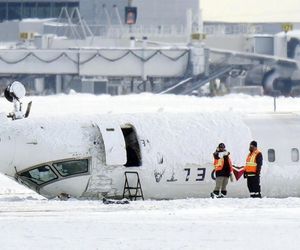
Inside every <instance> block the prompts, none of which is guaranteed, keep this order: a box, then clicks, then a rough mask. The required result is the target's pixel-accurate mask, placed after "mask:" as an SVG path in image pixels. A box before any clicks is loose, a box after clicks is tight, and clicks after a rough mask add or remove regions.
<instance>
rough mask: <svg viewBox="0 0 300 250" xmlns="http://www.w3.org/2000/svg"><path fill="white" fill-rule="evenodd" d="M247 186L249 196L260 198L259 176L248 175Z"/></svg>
mask: <svg viewBox="0 0 300 250" xmlns="http://www.w3.org/2000/svg"><path fill="white" fill-rule="evenodd" d="M247 186H248V189H249V192H250V196H251V197H253V198H261V194H260V176H259V175H255V176H248V177H247Z"/></svg>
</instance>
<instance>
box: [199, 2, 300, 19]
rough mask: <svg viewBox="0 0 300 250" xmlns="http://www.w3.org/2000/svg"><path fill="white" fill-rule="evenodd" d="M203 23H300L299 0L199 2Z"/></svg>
mask: <svg viewBox="0 0 300 250" xmlns="http://www.w3.org/2000/svg"><path fill="white" fill-rule="evenodd" d="M200 6H201V8H202V10H203V19H204V20H205V21H227V22H300V0H284V1H279V0H200Z"/></svg>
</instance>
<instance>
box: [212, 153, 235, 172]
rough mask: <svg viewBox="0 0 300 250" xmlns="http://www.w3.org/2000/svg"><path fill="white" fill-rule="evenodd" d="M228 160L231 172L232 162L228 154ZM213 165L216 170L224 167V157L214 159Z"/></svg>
mask: <svg viewBox="0 0 300 250" xmlns="http://www.w3.org/2000/svg"><path fill="white" fill-rule="evenodd" d="M228 162H229V167H230V172H232V164H231V160H230V158H229V156H228ZM214 166H215V170H216V171H221V170H222V169H223V167H224V158H220V159H218V160H217V159H215V160H214Z"/></svg>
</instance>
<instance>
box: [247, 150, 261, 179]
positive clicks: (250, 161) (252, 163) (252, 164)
mask: <svg viewBox="0 0 300 250" xmlns="http://www.w3.org/2000/svg"><path fill="white" fill-rule="evenodd" d="M259 153H260V152H259V151H258V150H257V149H256V150H255V151H253V152H252V153H249V154H248V157H247V159H246V166H245V168H244V170H245V172H246V173H256V170H257V163H256V156H257V155H258V154H259Z"/></svg>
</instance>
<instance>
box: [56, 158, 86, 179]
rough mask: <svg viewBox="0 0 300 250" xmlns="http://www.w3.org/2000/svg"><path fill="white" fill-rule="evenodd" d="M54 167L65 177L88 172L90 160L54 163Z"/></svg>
mask: <svg viewBox="0 0 300 250" xmlns="http://www.w3.org/2000/svg"><path fill="white" fill-rule="evenodd" d="M53 167H55V169H56V170H57V171H58V172H59V174H60V175H61V176H63V177H65V176H69V175H74V174H82V173H86V172H88V160H87V159H84V160H73V161H64V162H56V163H53Z"/></svg>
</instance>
